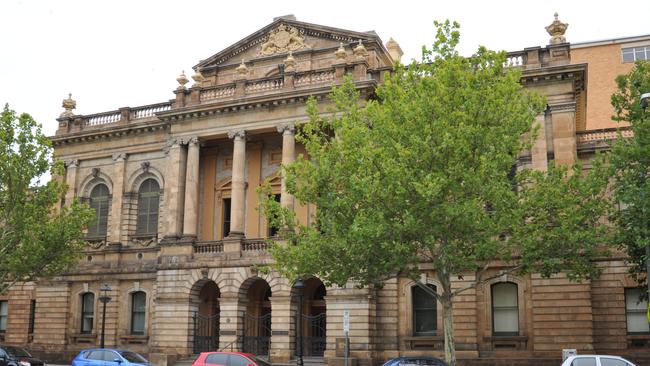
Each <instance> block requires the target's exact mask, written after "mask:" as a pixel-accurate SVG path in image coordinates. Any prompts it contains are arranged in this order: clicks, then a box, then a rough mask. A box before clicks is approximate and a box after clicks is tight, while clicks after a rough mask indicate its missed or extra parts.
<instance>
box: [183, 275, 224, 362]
mask: <svg viewBox="0 0 650 366" xmlns="http://www.w3.org/2000/svg"><path fill="white" fill-rule="evenodd" d="M190 283H191V286H190V287H189V296H188V303H189V307H188V312H189V313H188V319H189V324H188V329H189V332H188V335H189V339H188V341H189V344H190V347H191V348H192V351H193V353H199V352H206V351H212V350H215V349H218V348H219V346H220V344H219V333H220V329H221V304H220V299H221V289H220V287H219V285H218V284H217V282H215V281H214V280H213V279H212V278H210V277H209V270H208V269H206V268H203V269H198V270H194V271H192V274H191V276H190Z"/></svg>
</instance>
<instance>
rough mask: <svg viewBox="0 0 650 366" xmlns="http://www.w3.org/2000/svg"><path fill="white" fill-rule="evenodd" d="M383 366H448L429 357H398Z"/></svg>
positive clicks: (437, 359) (439, 360)
mask: <svg viewBox="0 0 650 366" xmlns="http://www.w3.org/2000/svg"><path fill="white" fill-rule="evenodd" d="M383 366H447V364H446V363H445V361H443V360H441V359H439V358H435V357H428V356H414V357H397V358H393V359H391V360H388V361H386V363H384V365H383Z"/></svg>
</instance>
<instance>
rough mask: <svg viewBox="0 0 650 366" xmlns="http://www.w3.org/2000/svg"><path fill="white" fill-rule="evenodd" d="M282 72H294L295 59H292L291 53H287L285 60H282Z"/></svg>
mask: <svg viewBox="0 0 650 366" xmlns="http://www.w3.org/2000/svg"><path fill="white" fill-rule="evenodd" d="M284 70H285V71H286V72H293V71H296V59H295V58H294V57H293V52H291V51H289V54H288V55H287V58H285V59H284Z"/></svg>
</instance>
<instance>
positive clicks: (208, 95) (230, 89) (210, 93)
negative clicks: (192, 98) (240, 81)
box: [199, 84, 235, 102]
mask: <svg viewBox="0 0 650 366" xmlns="http://www.w3.org/2000/svg"><path fill="white" fill-rule="evenodd" d="M233 95H235V84H227V85H218V86H214V87H209V88H204V89H202V90H201V93H200V97H199V99H200V101H201V102H207V101H211V100H217V99H223V98H229V97H232V96H233Z"/></svg>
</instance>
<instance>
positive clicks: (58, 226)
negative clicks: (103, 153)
mask: <svg viewBox="0 0 650 366" xmlns="http://www.w3.org/2000/svg"><path fill="white" fill-rule="evenodd" d="M51 159H52V147H51V143H50V141H49V139H48V138H47V137H46V136H45V135H43V133H42V131H41V127H40V125H39V124H38V123H36V121H34V120H33V119H32V117H31V116H30V115H28V114H21V115H20V116H17V115H16V113H15V112H14V111H13V110H10V109H9V106H8V105H5V107H4V109H3V111H2V114H1V115H0V161H2V162H3V163H2V164H0V254H1V255H0V283H1V284H2V285H0V292H4V290H6V289H7V288H8V287H9V286H10V285H11V284H13V283H14V282H16V281H25V280H32V279H35V278H36V277H47V276H52V275H55V274H58V273H61V271H63V270H65V269H67V268H68V267H69V266H70V265H72V264H74V263H75V262H76V260H77V258H78V252H79V249H80V248H81V240H80V239H81V236H82V229H83V228H84V227H85V225H86V223H87V222H88V220H89V219H90V217H91V215H92V213H91V212H90V211H89V210H88V209H87V208H86V207H85V206H82V205H80V204H79V203H74V204H73V205H71V206H70V207H65V208H62V209H60V210H58V209H57V208H58V206H59V204H60V202H61V199H62V197H63V193H64V192H65V190H66V186H65V185H64V184H62V183H61V182H60V181H58V180H57V179H56V178H54V179H52V180H50V181H49V182H47V183H45V184H41V183H40V181H39V178H40V177H41V176H42V175H43V174H45V173H47V172H49V173H51V174H52V176H53V177H60V176H61V174H62V173H63V166H62V164H61V163H60V162H57V163H52V160H51Z"/></svg>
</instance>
